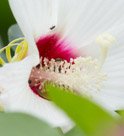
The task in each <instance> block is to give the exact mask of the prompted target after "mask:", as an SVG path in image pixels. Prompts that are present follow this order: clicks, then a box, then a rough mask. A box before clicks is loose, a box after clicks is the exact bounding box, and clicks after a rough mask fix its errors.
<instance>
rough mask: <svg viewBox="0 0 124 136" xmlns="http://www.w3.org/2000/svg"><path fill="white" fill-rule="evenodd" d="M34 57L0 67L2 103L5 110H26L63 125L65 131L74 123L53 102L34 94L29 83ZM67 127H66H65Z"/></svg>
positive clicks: (57, 125)
mask: <svg viewBox="0 0 124 136" xmlns="http://www.w3.org/2000/svg"><path fill="white" fill-rule="evenodd" d="M34 61H35V59H34V57H32V56H28V57H26V58H25V59H24V60H22V61H20V62H16V63H12V64H6V65H5V66H3V67H2V68H0V91H1V94H0V103H1V104H2V106H3V108H4V110H5V111H8V112H26V113H29V114H32V115H34V116H36V117H39V118H40V119H42V120H44V121H46V122H48V123H49V124H51V125H52V126H53V127H61V128H63V129H64V130H63V131H64V132H65V131H68V129H71V128H72V126H73V123H72V122H71V121H70V119H69V118H68V117H67V116H66V115H65V114H64V112H62V111H61V110H60V109H59V108H57V107H56V106H55V105H54V104H53V103H52V102H50V101H47V100H45V99H42V98H40V97H39V96H38V95H36V94H34V93H33V91H32V90H31V89H30V87H29V85H28V78H29V75H30V72H31V69H32V66H33V65H34ZM65 128H66V129H65Z"/></svg>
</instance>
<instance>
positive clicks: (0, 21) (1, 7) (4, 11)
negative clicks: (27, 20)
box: [0, 0, 16, 45]
mask: <svg viewBox="0 0 124 136" xmlns="http://www.w3.org/2000/svg"><path fill="white" fill-rule="evenodd" d="M15 22H16V21H15V19H14V17H13V15H12V12H11V10H10V7H9V3H8V0H0V35H1V38H2V40H3V44H4V45H6V44H7V43H8V36H7V31H8V28H9V27H10V26H11V25H12V24H14V23H15Z"/></svg>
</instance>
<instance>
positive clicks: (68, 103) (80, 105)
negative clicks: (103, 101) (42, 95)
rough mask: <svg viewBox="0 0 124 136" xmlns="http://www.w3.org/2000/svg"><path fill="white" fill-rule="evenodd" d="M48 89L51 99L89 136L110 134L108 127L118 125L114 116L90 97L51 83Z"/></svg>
mask: <svg viewBox="0 0 124 136" xmlns="http://www.w3.org/2000/svg"><path fill="white" fill-rule="evenodd" d="M46 89H47V91H48V94H49V96H50V99H51V100H52V101H53V102H55V104H56V105H57V106H59V107H60V108H61V109H63V110H64V111H65V112H66V114H67V115H68V116H69V117H71V119H72V120H73V121H74V122H75V123H76V124H77V125H78V126H79V127H80V128H81V130H82V132H84V133H85V134H86V135H87V136H105V135H106V136H108V133H109V129H108V128H110V127H115V126H116V125H115V124H116V120H115V119H114V117H112V115H110V114H109V113H108V112H106V111H105V110H103V109H102V108H101V107H99V106H98V105H96V104H95V103H93V102H92V101H90V100H89V99H88V98H85V97H81V96H78V95H76V94H73V93H71V92H70V91H69V90H67V89H62V88H59V87H54V86H52V85H50V84H48V85H46ZM103 132H105V134H104V133H103ZM109 136H110V135H109Z"/></svg>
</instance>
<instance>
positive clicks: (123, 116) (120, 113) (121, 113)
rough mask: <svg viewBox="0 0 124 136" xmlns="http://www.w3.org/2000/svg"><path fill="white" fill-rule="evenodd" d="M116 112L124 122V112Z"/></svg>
mask: <svg viewBox="0 0 124 136" xmlns="http://www.w3.org/2000/svg"><path fill="white" fill-rule="evenodd" d="M115 112H116V113H118V114H119V115H120V116H121V118H122V119H123V120H124V110H117V111H115Z"/></svg>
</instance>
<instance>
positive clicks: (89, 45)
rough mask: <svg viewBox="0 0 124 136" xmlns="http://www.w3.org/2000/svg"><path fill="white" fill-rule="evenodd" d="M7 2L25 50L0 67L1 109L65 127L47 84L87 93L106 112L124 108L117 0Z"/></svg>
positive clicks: (121, 19)
mask: <svg viewBox="0 0 124 136" xmlns="http://www.w3.org/2000/svg"><path fill="white" fill-rule="evenodd" d="M9 2H10V6H11V9H12V11H13V14H14V16H15V18H16V20H17V22H18V24H19V26H20V28H21V30H22V32H23V34H24V36H25V38H26V40H25V39H23V40H24V43H25V44H24V45H25V46H24V49H25V48H26V50H25V51H24V52H21V53H19V55H20V54H22V56H21V57H20V59H18V56H16V55H15V56H14V58H13V59H12V61H13V63H9V64H4V66H3V67H2V68H0V87H1V89H0V92H1V94H0V102H1V104H2V106H3V108H4V110H5V111H12V112H13V111H21V112H27V113H30V114H33V115H36V116H38V117H40V118H41V119H44V120H45V121H47V122H49V123H50V124H51V125H53V126H54V127H57V126H61V127H63V126H68V124H70V120H69V119H68V118H67V117H66V115H65V114H64V113H63V112H62V111H61V110H60V109H58V108H57V107H55V105H54V104H53V103H52V102H51V101H50V100H49V98H48V96H47V92H46V90H45V84H46V83H47V82H50V83H52V84H56V85H58V86H60V87H64V88H69V90H70V91H72V92H74V93H77V94H78V95H88V96H90V95H91V96H92V98H91V99H93V100H95V101H96V102H97V103H99V104H101V105H104V107H107V108H108V109H110V110H117V109H119V108H122V107H124V99H123V98H124V93H123V88H124V84H123V79H124V71H123V67H124V64H123V62H124V55H123V50H124V47H123V43H124V40H123V36H124V25H123V23H124V15H123V12H124V8H123V4H124V2H123V1H122V0H118V1H117V2H116V1H114V2H113V1H112V0H108V1H103V0H94V1H92V0H88V1H86V0H76V1H75V0H35V1H34V0H9ZM99 35H100V36H99ZM113 36H114V37H115V39H116V43H113V42H114V41H115V39H114V38H113ZM26 41H27V42H28V43H27V42H26ZM111 43H113V44H112V45H111ZM109 45H110V48H109ZM27 46H28V49H27ZM108 48H109V53H108ZM107 53H108V56H107ZM17 54H18V52H17ZM106 57H107V59H106ZM9 59H10V58H9ZM16 60H18V61H17V62H15V61H16ZM105 80H106V81H105ZM104 81H105V82H104ZM103 83H104V85H105V87H104V86H103ZM63 99H64V98H63ZM82 108H83V107H82Z"/></svg>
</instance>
